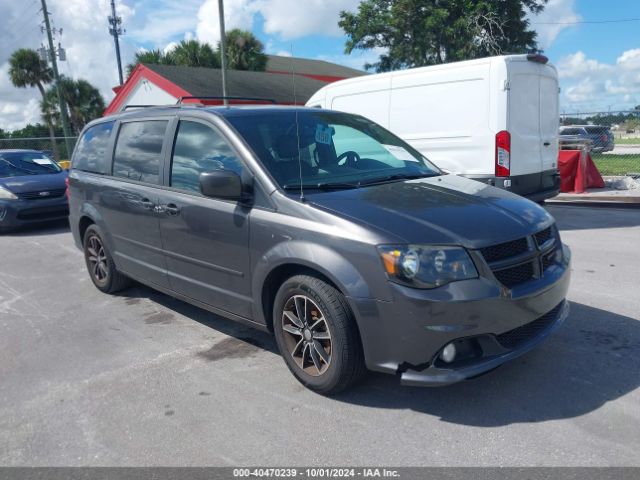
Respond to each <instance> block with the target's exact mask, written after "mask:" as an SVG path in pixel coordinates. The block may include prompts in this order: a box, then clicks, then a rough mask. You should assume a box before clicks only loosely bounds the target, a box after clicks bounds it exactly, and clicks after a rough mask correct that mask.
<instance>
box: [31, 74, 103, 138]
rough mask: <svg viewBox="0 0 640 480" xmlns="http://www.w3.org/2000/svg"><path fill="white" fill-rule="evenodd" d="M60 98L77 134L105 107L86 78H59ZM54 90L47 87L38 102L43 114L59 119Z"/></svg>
mask: <svg viewBox="0 0 640 480" xmlns="http://www.w3.org/2000/svg"><path fill="white" fill-rule="evenodd" d="M59 85H60V92H61V94H62V100H63V102H64V103H65V106H66V107H67V110H68V112H69V121H70V123H71V128H72V129H73V131H74V132H75V133H76V134H79V133H80V131H81V130H82V128H83V127H84V126H85V125H86V124H87V123H89V122H90V121H91V120H93V119H94V118H98V117H100V116H102V114H103V113H104V109H105V104H104V99H103V98H102V95H101V94H100V92H99V91H98V89H97V88H96V87H94V86H93V85H91V84H90V83H89V82H87V81H86V80H82V79H80V80H73V79H71V78H67V77H61V78H60V84H59ZM56 100H57V97H56V92H55V90H53V89H49V90H48V91H47V93H46V95H45V98H44V99H43V101H42V103H41V104H40V109H41V111H42V113H43V114H48V115H50V116H51V117H52V118H54V119H55V120H56V121H59V118H60V110H59V109H58V105H57V101H56Z"/></svg>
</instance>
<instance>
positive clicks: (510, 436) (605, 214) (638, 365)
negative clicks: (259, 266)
mask: <svg viewBox="0 0 640 480" xmlns="http://www.w3.org/2000/svg"><path fill="white" fill-rule="evenodd" d="M548 208H549V210H550V211H551V213H552V214H553V215H554V216H555V217H556V218H557V220H558V224H559V226H560V228H561V233H562V237H563V240H564V241H565V243H567V244H569V245H570V247H571V248H572V250H573V278H572V285H571V290H570V294H569V299H570V301H571V304H572V305H571V314H570V317H569V319H568V320H567V322H566V323H565V324H564V325H563V326H562V327H561V328H560V329H559V330H557V331H556V332H555V333H554V335H553V336H552V337H551V338H550V339H549V340H548V341H547V342H546V343H544V344H543V345H542V346H541V347H540V348H538V349H537V350H535V351H533V352H531V353H529V354H527V355H526V356H524V357H522V358H520V359H518V360H516V361H515V362H513V363H510V364H508V365H505V366H503V367H501V368H499V369H497V370H495V371H493V372H491V373H490V374H487V375H485V376H482V377H479V378H476V379H474V380H470V381H467V382H464V383H461V384H457V385H454V386H450V387H445V388H436V389H420V388H407V387H401V386H400V385H399V382H398V380H397V379H396V378H394V377H392V376H387V375H382V374H373V373H372V374H370V375H369V376H368V377H367V379H366V380H365V381H364V382H363V383H361V384H359V385H358V386H357V387H356V388H354V389H352V390H350V391H348V392H346V393H343V394H341V395H339V396H338V397H334V398H326V397H323V396H320V395H317V394H314V393H312V392H310V391H309V390H306V389H305V388H303V387H302V386H301V385H300V384H299V383H298V382H296V380H295V379H294V378H293V376H292V375H291V374H290V373H289V371H288V370H287V368H286V367H285V365H284V362H283V361H282V359H281V358H280V357H279V355H278V354H277V351H276V345H275V342H274V341H273V340H272V339H271V337H270V336H269V335H267V334H264V333H261V332H257V331H254V330H250V329H248V328H246V327H243V326H240V325H238V324H236V323H233V322H231V321H229V320H225V319H222V318H219V317H216V316H215V315H212V314H210V313H208V312H205V311H203V310H200V309H198V308H196V307H192V306H190V305H187V304H185V303H183V302H180V301H178V300H174V299H172V298H170V297H168V296H166V295H162V294H160V293H156V292H154V291H152V290H150V289H148V288H146V287H142V286H137V287H134V288H131V289H129V290H127V291H125V292H123V293H122V294H120V295H117V296H108V295H104V294H102V293H100V292H99V291H98V290H97V289H95V288H94V286H93V285H92V284H91V282H90V280H89V277H88V276H87V273H86V271H85V266H84V262H83V258H82V255H81V253H80V252H79V251H78V250H77V249H76V248H75V247H74V245H73V241H72V238H71V235H70V233H69V231H68V228H67V227H66V226H64V225H54V226H48V227H45V228H40V229H35V230H28V231H24V232H19V233H13V234H7V235H2V236H0V465H2V466H17V465H33V466H79V465H83V466H86V465H91V466H143V465H144V466H157V465H159V466H204V465H214V466H240V465H253V466H276V465H277V466H293V465H295V466H307V465H333V466H337V465H351V466H371V465H375V466H382V465H393V466H423V465H427V466H538V465H544V466H556V465H566V466H611V465H615V466H640V455H639V454H638V452H640V390H638V386H640V294H639V293H638V292H639V289H638V282H639V281H640V214H639V213H638V211H637V210H622V209H621V210H616V209H612V208H598V209H590V208H585V207H565V206H551V207H548Z"/></svg>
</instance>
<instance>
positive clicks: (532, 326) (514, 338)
mask: <svg viewBox="0 0 640 480" xmlns="http://www.w3.org/2000/svg"><path fill="white" fill-rule="evenodd" d="M560 308H562V303H559V304H558V305H556V307H555V308H554V309H553V310H551V311H550V312H548V313H545V314H544V315H542V316H541V317H539V318H537V319H536V320H534V321H533V322H529V323H526V324H524V325H522V326H521V327H518V328H514V329H513V330H509V331H508V332H505V333H501V334H500V335H498V336H497V338H498V342H500V345H502V346H503V347H505V348H510V349H511V348H516V347H518V346H519V345H522V344H523V343H525V342H527V341H529V340H531V339H532V338H535V337H537V336H538V335H539V334H540V333H541V332H543V331H544V330H546V329H547V328H548V327H549V326H550V325H551V324H552V323H553V322H554V320H555V319H556V317H557V316H558V312H559V311H560Z"/></svg>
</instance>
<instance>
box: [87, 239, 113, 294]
mask: <svg viewBox="0 0 640 480" xmlns="http://www.w3.org/2000/svg"><path fill="white" fill-rule="evenodd" d="M87 261H88V263H89V270H90V271H91V275H93V277H94V278H95V279H96V280H97V281H98V282H100V283H105V282H106V281H107V280H108V278H109V270H108V268H109V266H108V264H107V254H106V252H105V250H104V245H103V244H102V240H100V237H98V236H97V235H91V237H89V240H88V242H87Z"/></svg>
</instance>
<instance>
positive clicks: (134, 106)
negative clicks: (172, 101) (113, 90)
mask: <svg viewBox="0 0 640 480" xmlns="http://www.w3.org/2000/svg"><path fill="white" fill-rule="evenodd" d="M172 106H173V105H125V107H124V108H123V109H122V111H123V112H126V111H127V110H129V109H130V108H154V107H172Z"/></svg>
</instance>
